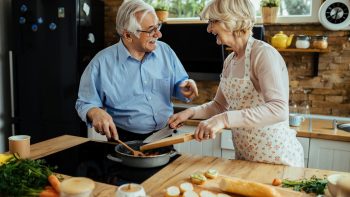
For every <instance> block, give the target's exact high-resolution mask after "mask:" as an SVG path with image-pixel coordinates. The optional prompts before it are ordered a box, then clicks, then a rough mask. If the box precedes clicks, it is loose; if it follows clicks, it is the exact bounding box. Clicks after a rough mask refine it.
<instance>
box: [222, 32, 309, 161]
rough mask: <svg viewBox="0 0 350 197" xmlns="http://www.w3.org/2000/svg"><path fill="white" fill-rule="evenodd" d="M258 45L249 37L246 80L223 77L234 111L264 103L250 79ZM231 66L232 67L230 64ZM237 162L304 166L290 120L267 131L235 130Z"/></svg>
mask: <svg viewBox="0 0 350 197" xmlns="http://www.w3.org/2000/svg"><path fill="white" fill-rule="evenodd" d="M253 42H254V38H253V37H251V36H250V37H249V39H248V43H247V47H246V50H245V60H244V64H245V68H244V77H243V79H242V78H235V77H230V76H228V77H226V78H225V77H223V76H221V81H220V87H221V89H222V92H223V94H224V96H225V98H226V101H227V103H228V104H229V105H230V110H241V109H246V108H253V107H257V106H260V105H262V104H264V99H263V96H262V95H261V94H259V93H258V92H257V91H256V89H255V88H254V85H253V82H252V81H251V80H250V53H251V49H252V45H253ZM228 66H230V65H228ZM232 140H233V142H234V147H235V154H236V159H241V160H249V161H256V162H264V163H272V164H284V165H289V166H296V167H304V152H303V147H302V146H301V144H300V143H299V141H298V140H297V138H296V132H295V131H294V130H292V129H290V128H289V123H288V120H286V121H284V122H280V123H277V124H274V125H270V126H265V127H263V128H257V127H249V128H233V129H232Z"/></svg>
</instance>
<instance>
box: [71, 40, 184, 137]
mask: <svg viewBox="0 0 350 197" xmlns="http://www.w3.org/2000/svg"><path fill="white" fill-rule="evenodd" d="M186 79H188V75H187V73H186V71H185V69H184V68H183V66H182V64H181V62H180V60H179V59H178V58H177V56H176V54H175V53H174V51H173V50H172V49H171V48H170V47H169V45H167V44H165V43H163V42H161V41H157V47H156V49H155V50H154V51H152V52H151V53H148V54H147V55H146V56H145V58H144V59H143V60H142V61H139V60H137V59H135V58H133V57H132V56H131V55H130V53H129V52H128V50H127V49H126V48H125V46H124V44H123V43H122V42H121V41H119V42H118V43H117V44H115V45H113V46H110V47H108V48H106V49H104V50H102V51H100V52H99V53H98V54H97V55H96V56H95V57H94V58H93V59H92V60H91V62H90V63H89V65H88V66H87V67H86V69H85V71H84V73H83V75H82V77H81V80H80V87H79V93H78V99H77V102H76V106H75V107H76V110H77V111H78V114H79V116H80V118H81V119H82V120H83V121H85V122H86V123H87V125H88V126H91V122H89V120H87V116H86V115H87V112H88V111H89V110H90V109H91V108H93V107H100V108H101V107H104V108H106V110H107V112H108V113H109V114H110V115H111V116H112V118H113V120H114V123H115V124H116V125H117V126H118V127H120V128H122V129H125V130H128V131H132V132H134V133H140V134H146V133H149V132H151V131H153V130H158V129H161V128H163V127H164V126H165V125H166V122H167V120H168V118H169V116H170V115H171V114H173V104H172V103H171V97H172V96H173V97H176V98H178V99H180V100H183V101H187V99H186V98H185V97H184V96H183V95H182V94H181V93H180V88H179V84H180V83H181V82H182V81H184V80H186Z"/></svg>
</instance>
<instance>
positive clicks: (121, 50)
mask: <svg viewBox="0 0 350 197" xmlns="http://www.w3.org/2000/svg"><path fill="white" fill-rule="evenodd" d="M117 50H118V59H119V60H120V61H121V62H123V63H124V62H126V61H127V60H128V58H129V57H131V58H132V56H131V54H130V52H129V51H128V49H127V48H126V47H125V45H124V43H123V41H122V40H121V39H120V41H119V42H118V43H117ZM159 51H160V50H159V42H158V41H157V47H156V49H155V50H154V51H151V52H150V53H147V54H146V59H147V58H149V57H157V56H158V54H159Z"/></svg>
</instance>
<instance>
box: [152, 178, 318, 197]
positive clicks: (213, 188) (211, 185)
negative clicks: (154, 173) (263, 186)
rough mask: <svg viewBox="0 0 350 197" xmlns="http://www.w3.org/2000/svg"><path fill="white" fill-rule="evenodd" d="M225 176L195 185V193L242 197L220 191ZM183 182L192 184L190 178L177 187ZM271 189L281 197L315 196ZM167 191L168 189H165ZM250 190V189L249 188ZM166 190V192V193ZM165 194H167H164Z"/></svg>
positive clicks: (285, 189) (289, 190) (283, 189)
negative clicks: (207, 192) (206, 192)
mask: <svg viewBox="0 0 350 197" xmlns="http://www.w3.org/2000/svg"><path fill="white" fill-rule="evenodd" d="M224 177H225V176H221V175H219V176H218V177H217V178H215V179H208V180H207V181H206V182H205V183H204V184H203V185H195V184H193V186H194V191H195V192H196V193H197V194H199V193H200V192H201V191H204V190H206V191H210V192H212V193H214V194H218V193H224V194H228V195H230V196H233V197H240V195H237V194H232V193H227V192H223V191H222V190H221V189H220V186H219V184H220V182H221V180H222V179H223V178H224ZM226 178H231V179H236V178H234V177H226ZM183 182H191V180H190V179H189V178H188V179H186V180H183V181H180V182H179V183H178V184H177V185H175V186H178V187H179V186H180V184H181V183H183ZM267 186H269V187H273V188H275V189H276V190H277V191H278V193H280V194H281V197H311V196H313V195H311V194H305V193H301V192H296V191H293V190H291V189H288V188H282V187H279V186H272V185H267ZM165 189H166V188H165ZM247 189H249V188H247ZM165 191H166V190H164V192H165ZM164 194H165V193H164ZM164 194H162V195H159V196H164Z"/></svg>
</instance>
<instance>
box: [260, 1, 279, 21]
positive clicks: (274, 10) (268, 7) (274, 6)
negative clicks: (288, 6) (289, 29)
mask: <svg viewBox="0 0 350 197" xmlns="http://www.w3.org/2000/svg"><path fill="white" fill-rule="evenodd" d="M260 6H261V15H262V19H263V23H275V22H276V20H277V14H278V9H279V6H280V0H262V1H261V2H260Z"/></svg>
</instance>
